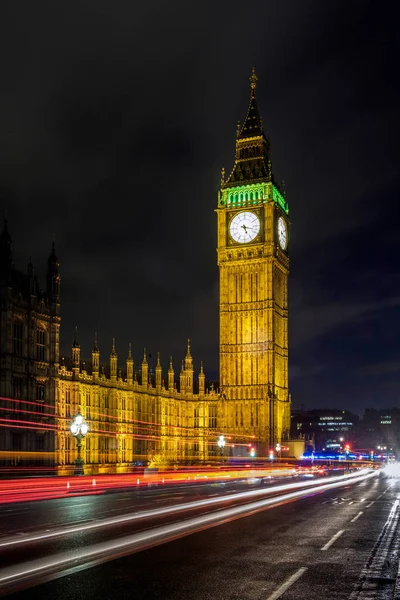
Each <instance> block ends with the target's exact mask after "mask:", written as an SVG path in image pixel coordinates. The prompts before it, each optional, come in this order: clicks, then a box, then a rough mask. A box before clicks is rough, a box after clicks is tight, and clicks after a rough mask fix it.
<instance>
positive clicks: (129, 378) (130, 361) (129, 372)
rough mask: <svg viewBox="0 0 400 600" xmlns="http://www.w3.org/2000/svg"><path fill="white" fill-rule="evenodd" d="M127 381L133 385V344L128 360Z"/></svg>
mask: <svg viewBox="0 0 400 600" xmlns="http://www.w3.org/2000/svg"><path fill="white" fill-rule="evenodd" d="M126 380H127V382H128V383H129V384H130V385H131V384H132V383H133V358H132V344H129V346H128V358H127V359H126Z"/></svg>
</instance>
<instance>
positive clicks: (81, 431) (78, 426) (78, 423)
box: [70, 412, 89, 475]
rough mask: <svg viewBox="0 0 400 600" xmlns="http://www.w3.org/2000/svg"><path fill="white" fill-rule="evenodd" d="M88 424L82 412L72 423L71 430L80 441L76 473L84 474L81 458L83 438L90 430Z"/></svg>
mask: <svg viewBox="0 0 400 600" xmlns="http://www.w3.org/2000/svg"><path fill="white" fill-rule="evenodd" d="M88 429H89V428H88V426H87V423H86V422H85V419H84V418H83V417H82V415H81V413H79V412H78V413H77V414H76V415H75V417H74V419H73V421H72V423H71V426H70V430H71V433H72V435H73V436H74V438H76V441H77V442H78V458H77V459H76V460H75V470H74V474H75V475H83V459H82V458H81V448H82V440H83V438H84V437H85V435H86V434H87V432H88Z"/></svg>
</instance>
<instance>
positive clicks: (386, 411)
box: [357, 408, 400, 454]
mask: <svg viewBox="0 0 400 600" xmlns="http://www.w3.org/2000/svg"><path fill="white" fill-rule="evenodd" d="M357 438H358V444H359V445H360V447H361V448H366V449H370V450H374V452H375V453H378V454H379V453H380V450H381V449H385V450H386V451H388V452H390V451H392V452H394V453H396V454H398V452H399V450H400V409H399V408H380V409H375V408H368V409H366V410H365V412H364V415H363V417H362V419H361V421H360V423H359V425H358V428H357Z"/></svg>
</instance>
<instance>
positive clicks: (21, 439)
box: [0, 70, 290, 473]
mask: <svg viewBox="0 0 400 600" xmlns="http://www.w3.org/2000/svg"><path fill="white" fill-rule="evenodd" d="M256 83H257V77H256V75H255V72H254V70H253V73H252V75H251V77H250V101H249V107H248V111H247V114H246V117H245V120H244V122H243V125H242V126H241V127H240V126H238V129H237V139H236V155H235V160H234V165H233V168H232V171H231V172H230V174H229V175H228V176H227V177H225V172H224V170H223V172H222V178H221V188H220V190H219V192H218V201H217V208H216V213H217V228H218V247H217V256H218V266H219V273H220V383H221V387H220V389H219V390H206V388H205V375H204V372H203V367H201V371H200V373H199V374H198V377H197V380H196V382H195V378H194V372H193V359H192V356H191V350H190V342H188V345H187V351H186V355H185V357H184V360H183V362H182V369H181V372H180V375H179V384H178V385H177V381H176V380H177V378H176V377H175V372H174V367H173V364H172V359H171V360H170V363H169V368H168V372H167V374H166V377H165V376H164V375H163V372H162V367H161V363H160V358H159V357H158V359H157V365H156V367H155V373H150V372H149V364H148V361H147V356H146V351H145V352H144V355H143V360H142V363H141V365H140V368H139V369H135V365H134V363H133V359H132V352H131V348H129V350H128V353H127V357H126V359H125V361H124V362H125V369H124V374H122V372H121V370H120V369H119V363H118V356H117V350H116V347H115V343H113V345H112V348H111V352H110V355H109V358H108V360H107V361H106V362H107V367H102V366H101V361H100V350H99V346H98V342H97V338H96V339H95V341H94V345H93V349H92V353H91V361H90V362H89V363H88V365H89V364H90V368H89V366H86V364H85V363H84V362H82V357H81V349H80V346H79V342H78V338H77V337H75V340H74V343H73V346H72V352H71V359H69V360H63V359H62V360H60V355H59V335H60V316H59V315H60V273H59V262H58V259H57V256H56V252H55V248H54V244H53V247H52V249H51V252H50V255H49V258H48V265H47V279H46V287H45V289H41V288H40V286H39V282H38V280H37V278H36V276H35V274H34V269H33V265H32V264H31V262H29V263H28V266H27V270H26V272H22V271H18V270H17V269H16V268H15V266H14V262H13V254H12V246H11V237H10V234H9V232H8V227H7V223H5V226H4V229H3V232H2V234H1V237H0V261H1V262H0V303H1V304H0V314H1V322H0V330H1V339H0V351H1V360H0V396H1V397H0V453H1V454H0V456H1V457H2V458H3V459H4V460H7V461H8V463H9V464H10V463H11V464H30V463H32V464H38V463H40V462H42V464H45V463H46V462H47V463H51V464H55V465H56V466H57V467H58V469H59V470H60V472H63V469H67V467H68V465H73V464H74V461H75V459H76V457H77V448H76V446H77V445H76V440H75V439H74V438H73V437H72V435H71V432H70V424H71V420H72V418H73V417H74V415H76V413H78V412H80V413H81V414H82V415H83V416H84V418H85V419H86V421H87V423H88V425H89V434H88V435H87V436H86V438H85V441H84V444H83V455H82V458H83V460H84V462H85V465H86V466H85V470H86V471H87V472H93V473H96V472H115V471H121V472H123V471H125V470H127V469H129V467H130V465H132V464H134V463H135V462H136V463H137V462H143V463H146V464H148V462H149V461H150V463H151V464H157V463H160V464H168V463H174V464H176V463H177V462H179V463H186V464H187V463H190V462H196V463H197V462H200V461H208V460H210V459H212V457H213V456H216V455H217V454H218V448H217V439H218V436H219V435H224V436H226V439H227V441H228V443H227V445H226V448H225V453H226V454H229V455H232V456H233V455H236V456H246V457H247V456H248V446H249V445H252V446H255V447H256V450H257V455H258V456H267V454H268V451H269V449H271V447H272V448H273V447H274V446H275V444H276V443H278V442H281V441H282V440H283V439H287V436H288V433H289V428H290V395H289V391H288V299H287V280H288V274H289V255H288V247H289V221H288V212H289V209H288V205H287V202H286V199H285V197H284V196H283V195H282V193H281V192H280V190H279V187H278V185H277V183H276V181H275V178H274V175H273V171H272V164H271V159H270V144H269V141H268V139H267V138H266V136H265V133H264V129H263V124H262V120H261V118H260V116H259V112H258V107H257V100H256ZM195 384H196V389H195Z"/></svg>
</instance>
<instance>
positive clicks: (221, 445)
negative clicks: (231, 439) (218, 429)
mask: <svg viewBox="0 0 400 600" xmlns="http://www.w3.org/2000/svg"><path fill="white" fill-rule="evenodd" d="M225 444H226V442H225V438H224V436H223V435H220V436H219V438H218V441H217V445H218V448H219V455H220V457H221V464H222V463H223V462H224V459H223V453H224V448H225Z"/></svg>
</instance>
